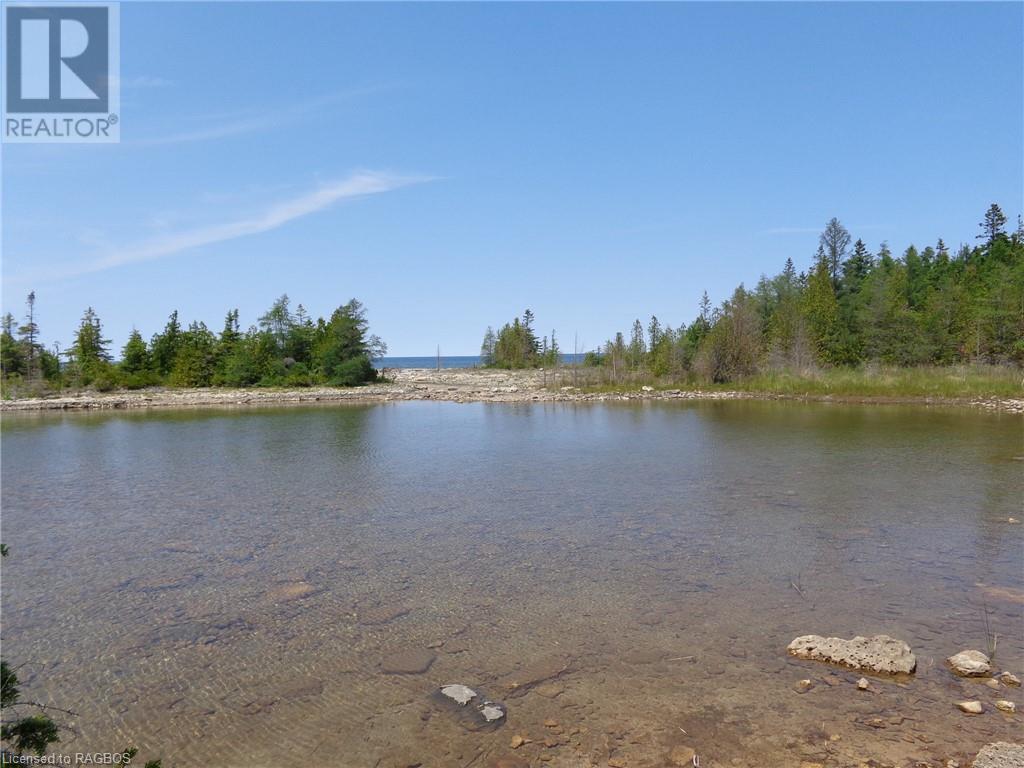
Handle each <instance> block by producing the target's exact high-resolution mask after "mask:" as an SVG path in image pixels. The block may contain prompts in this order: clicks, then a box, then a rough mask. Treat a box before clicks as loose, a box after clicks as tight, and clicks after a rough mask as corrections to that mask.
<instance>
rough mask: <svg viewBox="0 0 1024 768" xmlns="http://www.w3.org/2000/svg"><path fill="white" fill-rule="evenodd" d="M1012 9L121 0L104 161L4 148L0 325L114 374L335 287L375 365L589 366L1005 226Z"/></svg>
mask: <svg viewBox="0 0 1024 768" xmlns="http://www.w3.org/2000/svg"><path fill="white" fill-rule="evenodd" d="M1022 33H1024V4H1022V3H1002V4H990V3H965V4H958V3H909V4H902V3H879V4H874V3H820V4H819V3H778V4H776V3H749V4H748V3H657V4H639V3H622V4H611V3H567V4H554V3H523V4H498V3H495V4H468V3H465V4H447V3H445V4H442V3H437V4H429V3H428V4H419V5H412V4H399V3H390V4H347V3H331V2H321V3H303V4H299V3H280V4H278V3H219V4H206V3H183V2H177V3H170V2H168V3H144V2H124V3H122V5H121V81H122V82H121V112H120V124H121V142H120V143H119V144H111V145H86V144H76V145H52V144H51V145H26V144H20V145H5V146H4V147H3V154H2V158H0V161H2V194H3V221H2V241H0V243H2V248H3V261H2V278H3V286H2V303H3V311H5V312H6V311H10V312H12V313H13V314H14V315H16V316H17V317H19V318H20V317H21V316H22V315H23V313H24V300H25V296H26V294H27V293H28V292H29V291H30V290H35V292H36V296H37V305H36V306H37V321H38V322H39V324H40V327H41V332H42V338H43V341H44V342H45V343H47V345H52V344H53V343H54V342H58V343H59V344H60V345H61V348H62V349H66V348H67V347H68V346H69V344H70V343H71V341H72V338H73V333H74V330H75V328H76V326H77V324H78V322H79V320H80V318H81V316H82V313H83V311H84V310H85V308H86V307H87V306H92V307H93V308H94V309H95V310H96V312H97V313H98V315H99V317H100V318H101V320H102V321H103V326H104V330H105V332H106V335H107V336H108V337H109V338H110V339H111V340H112V342H113V343H112V347H113V349H114V352H115V354H116V353H117V351H118V350H119V349H120V347H121V346H122V345H123V344H124V342H125V340H126V339H127V336H128V334H129V332H130V331H131V329H132V328H133V327H135V328H138V329H139V330H140V331H141V332H142V334H143V335H144V336H145V337H146V338H149V337H150V336H151V335H152V334H154V333H156V332H158V331H159V330H161V329H162V327H163V326H164V324H165V322H166V320H167V316H168V315H169V314H170V312H171V311H172V310H174V309H177V310H178V311H179V313H180V316H181V318H182V320H183V321H185V322H188V321H191V320H202V321H204V322H205V323H206V324H207V325H208V326H209V327H210V328H211V329H212V330H214V331H218V332H219V330H220V328H221V327H222V325H223V318H224V315H225V314H226V312H227V311H228V310H229V309H233V308H238V309H239V310H240V313H241V322H242V324H243V326H247V325H250V324H253V323H255V322H256V319H257V318H258V316H259V315H260V314H262V313H263V312H264V311H265V310H266V309H267V308H268V307H269V306H270V304H271V303H272V302H273V301H274V300H275V299H276V298H277V297H278V296H280V295H281V294H285V293H286V294H288V296H289V297H291V300H292V304H293V306H295V305H297V304H299V303H301V304H303V305H304V306H305V308H306V309H307V310H308V311H309V312H310V314H312V315H313V316H314V317H317V316H320V315H323V316H327V315H329V314H330V313H331V311H333V309H334V308H335V307H337V306H338V305H340V304H342V303H344V302H346V301H347V300H348V299H350V298H352V297H356V298H358V299H359V300H360V301H362V302H363V303H364V304H365V305H366V307H367V310H368V316H369V320H370V325H371V329H372V331H373V332H374V333H377V334H378V335H380V336H381V337H382V338H383V340H384V341H385V342H386V343H387V344H388V346H389V351H390V354H392V355H429V354H433V353H434V352H435V350H436V348H437V347H438V346H440V348H441V351H442V354H447V355H461V354H476V353H477V352H478V350H479V347H480V340H481V337H482V336H483V332H484V330H485V329H486V327H487V326H488V325H493V326H495V327H498V326H500V325H501V324H503V323H504V322H506V321H509V320H510V319H511V318H513V317H515V316H518V315H521V314H522V312H523V310H524V309H526V308H527V307H529V308H530V309H532V310H533V312H534V315H535V316H536V319H537V321H536V322H537V327H538V330H539V331H540V332H541V333H549V332H550V331H549V329H555V330H556V331H557V334H558V337H559V340H560V343H561V345H562V347H563V349H564V350H571V348H572V345H573V339H574V338H575V339H578V343H579V345H580V346H581V347H582V348H592V347H595V346H597V345H599V344H600V343H602V342H603V341H604V340H605V339H606V338H608V337H610V336H612V335H613V334H614V333H615V331H617V330H627V329H628V327H629V326H630V325H631V324H632V321H633V319H634V318H637V317H639V318H641V319H643V320H645V321H646V319H647V318H649V317H650V315H652V314H655V315H657V316H658V318H659V319H660V320H661V322H662V323H663V324H665V323H669V324H672V325H674V326H675V325H679V324H680V323H683V322H687V323H688V322H690V321H691V320H692V319H693V317H694V316H695V315H696V313H697V304H698V301H699V299H700V296H701V294H702V292H703V291H705V290H706V291H707V292H708V294H709V296H710V297H711V299H712V301H714V302H715V303H718V302H720V301H721V300H722V299H724V298H726V297H727V296H728V295H729V294H730V293H731V292H732V290H733V289H734V288H735V286H736V285H738V284H739V283H740V282H745V283H746V284H747V285H748V286H749V285H753V284H754V283H756V281H757V279H758V277H759V276H760V275H761V274H762V273H768V274H774V273H776V272H778V271H779V270H780V269H781V268H782V266H783V263H784V262H785V260H786V258H787V257H790V258H792V259H793V261H794V262H795V264H796V265H797V268H798V269H802V268H806V267H807V266H808V265H809V264H810V263H811V260H812V258H813V256H814V252H815V250H816V247H817V237H818V233H819V232H820V230H821V229H822V227H823V226H824V224H825V222H826V221H827V220H828V219H829V218H831V217H832V216H837V217H839V219H840V220H841V221H842V222H843V223H844V224H845V225H846V226H847V228H848V229H849V230H850V231H851V233H852V235H853V237H854V238H857V237H861V238H863V239H864V241H865V242H866V243H867V244H868V246H869V247H870V248H871V249H872V250H873V251H874V250H877V247H878V245H879V243H881V242H882V241H887V242H888V243H889V244H890V246H891V247H892V248H893V249H894V250H895V251H897V252H901V251H902V250H903V249H904V248H906V246H907V245H909V244H910V243H915V244H916V245H918V246H919V247H923V246H924V245H929V244H934V243H935V241H936V239H937V238H939V237H942V238H944V239H945V240H946V242H947V243H949V244H951V245H953V246H955V245H956V244H959V243H961V242H973V241H974V237H975V235H976V234H977V233H978V222H980V221H981V218H982V216H983V214H984V211H985V209H986V208H987V207H988V206H989V204H990V203H992V202H998V203H999V204H1000V205H1001V206H1002V208H1003V210H1004V211H1005V212H1006V213H1007V215H1008V217H1009V218H1010V220H1011V222H1015V221H1016V217H1017V215H1018V214H1019V213H1021V212H1022V210H1024V128H1022V125H1024V43H1022V40H1024V37H1022Z"/></svg>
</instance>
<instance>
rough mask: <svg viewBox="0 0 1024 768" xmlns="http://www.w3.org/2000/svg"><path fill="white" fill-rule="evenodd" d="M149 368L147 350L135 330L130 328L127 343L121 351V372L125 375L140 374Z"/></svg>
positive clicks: (143, 340)
mask: <svg viewBox="0 0 1024 768" xmlns="http://www.w3.org/2000/svg"><path fill="white" fill-rule="evenodd" d="M148 368H149V349H148V348H147V347H146V341H145V339H143V338H142V334H141V333H139V332H138V330H137V329H135V328H132V332H131V335H130V336H129V337H128V342H127V343H126V344H125V345H124V348H123V349H122V350H121V370H122V371H124V372H125V373H129V374H131V373H142V372H143V371H145V370H146V369H148Z"/></svg>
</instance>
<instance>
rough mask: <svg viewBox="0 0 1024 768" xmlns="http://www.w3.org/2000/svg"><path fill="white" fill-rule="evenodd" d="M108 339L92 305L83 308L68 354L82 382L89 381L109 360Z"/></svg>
mask: <svg viewBox="0 0 1024 768" xmlns="http://www.w3.org/2000/svg"><path fill="white" fill-rule="evenodd" d="M109 344H110V339H105V338H103V327H102V325H101V323H100V319H99V317H98V316H97V315H96V312H95V311H94V310H93V308H92V307H89V308H88V309H86V310H85V314H84V315H82V321H81V323H80V324H79V326H78V331H77V332H76V333H75V342H74V344H73V345H72V346H71V349H70V350H69V352H68V354H69V356H70V357H72V358H73V359H74V361H75V364H76V366H77V368H78V375H79V378H80V380H81V382H82V383H83V384H89V383H91V382H92V381H93V380H94V379H95V378H96V377H97V376H98V375H99V374H100V373H101V372H102V371H103V370H104V368H105V365H106V364H107V363H109V362H110V352H109V351H108V345H109Z"/></svg>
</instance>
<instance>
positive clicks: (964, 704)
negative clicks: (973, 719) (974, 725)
mask: <svg viewBox="0 0 1024 768" xmlns="http://www.w3.org/2000/svg"><path fill="white" fill-rule="evenodd" d="M956 706H957V709H959V710H960V711H961V712H966V713H967V714H968V715H980V714H981V713H982V712H984V711H985V708H984V707H983V706H981V702H980V701H958V702H957V703H956Z"/></svg>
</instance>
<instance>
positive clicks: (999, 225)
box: [978, 203, 1006, 248]
mask: <svg viewBox="0 0 1024 768" xmlns="http://www.w3.org/2000/svg"><path fill="white" fill-rule="evenodd" d="M978 226H979V227H981V234H980V235H978V239H979V240H984V241H985V245H986V246H988V247H989V248H991V247H992V246H993V245H995V243H996V241H997V240H999V239H1000V238H1002V237H1005V236H1006V214H1004V213H1003V209H1002V208H1000V207H999V206H998V205H996V204H995V203H992V205H990V206H989V207H988V210H987V211H985V218H984V220H982V222H981V223H980V224H979V225H978Z"/></svg>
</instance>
